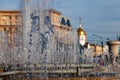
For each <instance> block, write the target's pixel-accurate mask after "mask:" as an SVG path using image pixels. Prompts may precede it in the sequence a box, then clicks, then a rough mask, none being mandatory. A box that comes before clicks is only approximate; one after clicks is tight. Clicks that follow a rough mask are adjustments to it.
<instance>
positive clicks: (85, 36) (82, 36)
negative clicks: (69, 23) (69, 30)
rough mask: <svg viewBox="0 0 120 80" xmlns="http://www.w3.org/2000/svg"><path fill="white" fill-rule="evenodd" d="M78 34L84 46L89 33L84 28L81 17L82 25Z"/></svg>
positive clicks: (80, 42)
mask: <svg viewBox="0 0 120 80" xmlns="http://www.w3.org/2000/svg"><path fill="white" fill-rule="evenodd" d="M77 34H78V41H79V44H80V45H81V46H84V45H85V43H86V41H87V34H86V32H85V31H84V30H83V29H82V23H81V19H80V26H79V28H78V29H77Z"/></svg>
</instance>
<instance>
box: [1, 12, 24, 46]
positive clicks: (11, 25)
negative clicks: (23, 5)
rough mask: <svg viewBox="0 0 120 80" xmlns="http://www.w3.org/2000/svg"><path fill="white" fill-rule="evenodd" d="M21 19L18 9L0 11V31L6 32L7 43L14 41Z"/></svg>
mask: <svg viewBox="0 0 120 80" xmlns="http://www.w3.org/2000/svg"><path fill="white" fill-rule="evenodd" d="M21 19H22V17H21V13H20V11H12V10H11V11H9V10H8V11H0V31H1V32H4V33H5V34H7V38H8V42H9V44H13V43H14V39H15V36H16V34H18V33H19V32H20V26H21V24H22V23H21V22H22V21H21Z"/></svg>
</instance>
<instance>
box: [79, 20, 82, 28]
mask: <svg viewBox="0 0 120 80" xmlns="http://www.w3.org/2000/svg"><path fill="white" fill-rule="evenodd" d="M79 20H80V28H82V22H81V21H82V18H79Z"/></svg>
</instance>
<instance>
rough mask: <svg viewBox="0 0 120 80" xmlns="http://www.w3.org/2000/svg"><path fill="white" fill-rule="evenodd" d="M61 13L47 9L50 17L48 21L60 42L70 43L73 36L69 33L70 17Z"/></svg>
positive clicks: (70, 28) (70, 27) (70, 29)
mask: <svg viewBox="0 0 120 80" xmlns="http://www.w3.org/2000/svg"><path fill="white" fill-rule="evenodd" d="M61 14H62V13H61V12H59V11H57V10H54V9H50V10H49V15H50V19H51V20H50V21H51V24H52V25H53V27H54V30H55V38H57V37H58V36H59V38H60V41H61V42H63V43H66V44H67V43H68V44H72V43H73V38H71V37H73V36H72V35H71V32H72V30H73V28H72V26H71V24H70V19H69V18H65V17H63V16H62V15H61Z"/></svg>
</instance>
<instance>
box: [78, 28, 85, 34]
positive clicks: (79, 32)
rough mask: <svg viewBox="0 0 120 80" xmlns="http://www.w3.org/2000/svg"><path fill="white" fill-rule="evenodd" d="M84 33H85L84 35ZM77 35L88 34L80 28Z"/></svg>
mask: <svg viewBox="0 0 120 80" xmlns="http://www.w3.org/2000/svg"><path fill="white" fill-rule="evenodd" d="M82 32H83V33H82ZM77 33H78V35H82V34H83V35H87V34H86V32H85V31H84V30H83V29H82V27H79V28H78V29H77Z"/></svg>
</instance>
